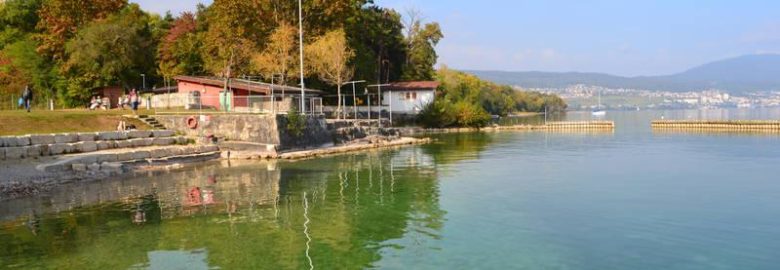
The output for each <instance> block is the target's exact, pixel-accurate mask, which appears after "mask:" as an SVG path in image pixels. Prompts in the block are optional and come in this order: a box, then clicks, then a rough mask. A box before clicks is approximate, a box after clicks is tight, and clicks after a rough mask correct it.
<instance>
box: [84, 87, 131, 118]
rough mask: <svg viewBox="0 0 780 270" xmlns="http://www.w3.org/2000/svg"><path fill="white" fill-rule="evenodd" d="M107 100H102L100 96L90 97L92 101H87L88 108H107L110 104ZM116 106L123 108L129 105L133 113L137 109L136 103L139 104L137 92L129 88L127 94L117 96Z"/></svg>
mask: <svg viewBox="0 0 780 270" xmlns="http://www.w3.org/2000/svg"><path fill="white" fill-rule="evenodd" d="M108 103H109V101H108V100H103V99H102V98H100V96H94V97H92V101H90V103H89V109H90V110H95V109H98V108H100V109H104V110H107V109H108V108H110V107H111V106H110V104H108ZM116 104H117V108H121V109H123V110H124V109H125V108H127V107H130V109H132V110H133V113H135V111H137V110H138V105H139V104H140V99H139V98H138V92H137V91H136V90H135V89H133V90H130V93H129V94H127V95H122V96H120V97H119V98H117V103H116Z"/></svg>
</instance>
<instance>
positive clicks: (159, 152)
mask: <svg viewBox="0 0 780 270" xmlns="http://www.w3.org/2000/svg"><path fill="white" fill-rule="evenodd" d="M149 152H150V153H149V154H150V155H151V158H164V157H169V156H171V151H169V150H168V149H165V148H160V149H154V150H152V151H149Z"/></svg>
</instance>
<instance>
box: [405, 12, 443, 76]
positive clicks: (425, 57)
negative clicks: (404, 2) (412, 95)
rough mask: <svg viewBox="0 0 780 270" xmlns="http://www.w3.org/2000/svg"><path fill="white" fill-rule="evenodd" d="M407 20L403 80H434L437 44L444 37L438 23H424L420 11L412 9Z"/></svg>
mask: <svg viewBox="0 0 780 270" xmlns="http://www.w3.org/2000/svg"><path fill="white" fill-rule="evenodd" d="M407 16H408V17H409V18H408V20H407V21H406V25H404V27H405V28H406V44H407V51H406V61H405V63H404V69H403V76H402V79H403V80H410V81H413V80H433V79H434V77H435V73H436V71H435V70H434V68H433V66H434V65H435V64H436V61H437V59H438V55H437V54H436V45H437V44H438V43H439V41H441V39H442V38H444V34H442V32H441V27H439V24H438V23H427V24H424V25H423V24H422V20H421V19H420V16H419V13H418V12H415V11H410V12H409V14H408V15H407Z"/></svg>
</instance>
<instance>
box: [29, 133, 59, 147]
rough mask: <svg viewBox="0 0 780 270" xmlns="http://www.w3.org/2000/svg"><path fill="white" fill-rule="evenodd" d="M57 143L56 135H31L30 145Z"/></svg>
mask: <svg viewBox="0 0 780 270" xmlns="http://www.w3.org/2000/svg"><path fill="white" fill-rule="evenodd" d="M53 143H56V141H55V136H54V134H35V135H30V144H32V145H36V144H53Z"/></svg>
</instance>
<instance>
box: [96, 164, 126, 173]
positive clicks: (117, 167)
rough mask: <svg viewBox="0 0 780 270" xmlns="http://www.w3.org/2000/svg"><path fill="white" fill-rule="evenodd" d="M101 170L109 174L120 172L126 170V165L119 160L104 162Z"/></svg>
mask: <svg viewBox="0 0 780 270" xmlns="http://www.w3.org/2000/svg"><path fill="white" fill-rule="evenodd" d="M100 170H101V171H103V172H105V173H109V174H115V173H116V174H119V173H122V172H124V166H123V165H122V163H118V162H103V163H102V164H100Z"/></svg>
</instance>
